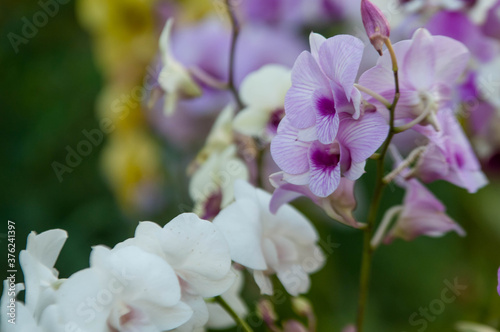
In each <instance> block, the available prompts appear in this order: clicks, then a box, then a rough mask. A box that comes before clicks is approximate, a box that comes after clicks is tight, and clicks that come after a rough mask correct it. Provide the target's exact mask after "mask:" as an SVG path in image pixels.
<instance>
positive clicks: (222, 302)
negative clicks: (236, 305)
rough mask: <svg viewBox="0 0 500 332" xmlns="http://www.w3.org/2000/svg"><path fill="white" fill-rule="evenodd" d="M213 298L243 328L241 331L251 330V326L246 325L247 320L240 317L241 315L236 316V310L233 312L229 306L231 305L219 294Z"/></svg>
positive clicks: (248, 331) (251, 331) (249, 331)
mask: <svg viewBox="0 0 500 332" xmlns="http://www.w3.org/2000/svg"><path fill="white" fill-rule="evenodd" d="M214 300H215V302H217V303H218V304H219V305H220V306H221V307H222V308H223V309H224V310H225V311H226V312H227V313H228V314H229V316H231V318H233V319H234V321H235V322H236V324H238V325H239V326H240V327H241V328H242V329H243V331H245V332H253V330H252V328H251V327H250V326H248V324H247V322H245V321H244V320H243V319H241V317H240V316H238V314H237V313H236V312H234V310H233V308H231V306H230V305H229V304H227V302H226V301H225V300H224V299H223V298H222V297H221V296H216V297H214Z"/></svg>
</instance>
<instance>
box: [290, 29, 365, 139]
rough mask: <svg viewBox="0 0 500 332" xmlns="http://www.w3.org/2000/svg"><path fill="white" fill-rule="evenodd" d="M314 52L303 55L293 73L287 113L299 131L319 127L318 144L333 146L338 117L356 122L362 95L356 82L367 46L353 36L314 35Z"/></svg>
mask: <svg viewBox="0 0 500 332" xmlns="http://www.w3.org/2000/svg"><path fill="white" fill-rule="evenodd" d="M309 42H310V45H311V52H307V51H304V52H302V53H301V54H300V55H299V57H298V58H297V60H296V61H295V64H294V66H293V69H292V87H291V88H290V90H288V93H287V95H286V98H285V113H286V115H287V117H288V119H289V121H290V123H291V125H292V126H293V127H295V128H297V129H304V128H308V127H312V126H316V132H317V136H318V140H319V142H321V143H322V144H330V143H332V142H333V141H334V140H335V137H336V134H337V131H338V128H339V119H340V117H339V115H340V114H341V113H347V114H349V115H350V116H351V117H353V118H355V119H357V118H359V116H360V113H361V94H360V92H359V91H358V90H357V89H356V88H355V87H354V81H355V79H356V75H357V72H358V69H359V65H360V63H361V58H362V56H363V49H364V45H363V42H362V41H361V40H359V39H358V38H356V37H353V36H347V35H338V36H334V37H332V38H329V39H325V38H324V37H323V36H321V35H319V34H316V33H311V35H310V37H309Z"/></svg>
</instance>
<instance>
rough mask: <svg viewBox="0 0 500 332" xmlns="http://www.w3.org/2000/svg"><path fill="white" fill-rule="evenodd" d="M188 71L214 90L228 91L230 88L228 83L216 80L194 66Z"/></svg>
mask: <svg viewBox="0 0 500 332" xmlns="http://www.w3.org/2000/svg"><path fill="white" fill-rule="evenodd" d="M188 70H189V73H190V74H191V75H193V76H194V77H196V78H197V79H198V80H200V81H201V82H203V83H205V84H206V85H208V86H211V87H213V88H214V89H218V90H226V89H228V88H229V86H228V84H227V83H226V82H223V81H221V80H218V79H216V78H215V77H213V76H211V75H210V74H209V73H207V72H206V71H204V70H203V69H201V68H200V67H198V66H192V67H190V68H188Z"/></svg>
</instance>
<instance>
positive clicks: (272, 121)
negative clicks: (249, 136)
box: [267, 108, 285, 136]
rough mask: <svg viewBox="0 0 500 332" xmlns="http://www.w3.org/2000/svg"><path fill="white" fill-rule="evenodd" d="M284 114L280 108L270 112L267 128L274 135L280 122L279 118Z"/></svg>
mask: <svg viewBox="0 0 500 332" xmlns="http://www.w3.org/2000/svg"><path fill="white" fill-rule="evenodd" d="M284 116H285V110H284V109H282V108H278V109H275V110H274V111H273V113H271V117H270V118H269V122H268V123H267V130H268V131H269V133H270V134H271V135H272V136H274V135H276V133H277V132H278V125H279V124H280V122H281V119H283V117H284Z"/></svg>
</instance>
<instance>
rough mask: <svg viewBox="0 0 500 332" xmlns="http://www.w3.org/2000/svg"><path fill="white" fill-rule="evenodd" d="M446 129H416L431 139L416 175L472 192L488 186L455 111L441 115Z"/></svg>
mask: <svg viewBox="0 0 500 332" xmlns="http://www.w3.org/2000/svg"><path fill="white" fill-rule="evenodd" d="M437 120H438V121H439V124H440V127H441V128H442V130H441V131H440V132H435V131H433V130H432V129H431V128H429V127H423V126H415V127H414V128H415V130H416V131H418V132H420V133H421V134H424V135H425V136H427V137H428V138H429V144H428V145H427V148H426V149H425V151H424V153H423V154H422V156H421V157H420V159H419V161H418V163H417V166H416V169H415V171H414V175H416V176H418V177H419V178H420V179H422V181H424V182H432V181H435V180H440V179H441V180H446V181H448V182H451V183H453V184H455V185H457V186H459V187H462V188H465V189H467V190H468V191H469V192H470V193H474V192H476V191H477V190H478V189H479V188H481V187H484V186H485V185H486V184H487V183H488V180H487V179H486V176H485V175H484V173H483V172H482V171H481V165H480V164H479V161H478V160H477V157H476V155H475V154H474V151H473V149H472V147H471V145H470V143H469V140H468V139H467V137H466V136H465V133H464V132H463V130H462V128H461V127H460V124H459V123H458V121H457V119H456V117H455V115H454V114H453V112H452V111H451V110H443V111H441V112H440V113H439V114H438V117H437Z"/></svg>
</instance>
